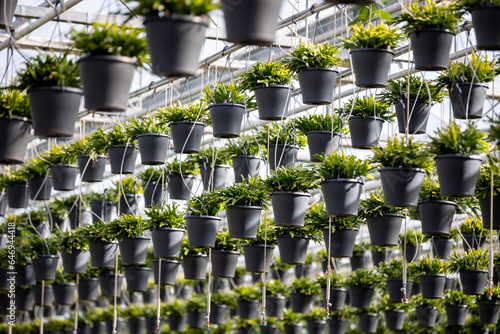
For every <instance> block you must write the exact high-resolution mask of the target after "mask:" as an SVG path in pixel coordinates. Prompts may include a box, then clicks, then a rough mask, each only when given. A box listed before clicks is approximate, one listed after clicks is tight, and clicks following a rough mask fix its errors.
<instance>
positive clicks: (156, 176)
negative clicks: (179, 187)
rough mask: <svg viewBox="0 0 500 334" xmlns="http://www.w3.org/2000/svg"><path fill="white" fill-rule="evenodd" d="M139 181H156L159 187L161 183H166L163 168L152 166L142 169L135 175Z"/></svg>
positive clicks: (146, 182)
mask: <svg viewBox="0 0 500 334" xmlns="http://www.w3.org/2000/svg"><path fill="white" fill-rule="evenodd" d="M137 178H138V179H139V181H140V182H141V183H142V184H143V185H146V184H150V183H158V184H160V185H159V187H160V188H161V184H166V183H167V175H166V174H165V170H164V169H158V168H154V167H149V168H146V169H145V170H143V171H142V172H140V173H139V175H137Z"/></svg>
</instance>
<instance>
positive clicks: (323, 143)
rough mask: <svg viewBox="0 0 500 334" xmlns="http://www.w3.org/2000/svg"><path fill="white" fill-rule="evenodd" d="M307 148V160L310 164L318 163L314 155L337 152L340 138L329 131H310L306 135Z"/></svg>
mask: <svg viewBox="0 0 500 334" xmlns="http://www.w3.org/2000/svg"><path fill="white" fill-rule="evenodd" d="M306 136H307V146H308V147H309V159H310V160H311V161H312V162H319V161H320V160H319V159H318V158H317V157H316V155H323V154H328V153H329V152H334V151H337V150H338V148H339V145H340V140H341V136H340V135H339V134H338V133H335V132H333V133H332V132H329V131H310V132H307V133H306Z"/></svg>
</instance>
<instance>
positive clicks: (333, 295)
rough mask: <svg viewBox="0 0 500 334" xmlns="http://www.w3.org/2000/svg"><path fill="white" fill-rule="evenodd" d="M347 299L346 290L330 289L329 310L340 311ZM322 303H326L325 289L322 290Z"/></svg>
mask: <svg viewBox="0 0 500 334" xmlns="http://www.w3.org/2000/svg"><path fill="white" fill-rule="evenodd" d="M346 297H347V289H345V288H331V289H330V304H331V306H330V310H336V311H342V310H343V309H344V304H345V301H346ZM323 302H324V303H326V288H323ZM325 305H326V304H325Z"/></svg>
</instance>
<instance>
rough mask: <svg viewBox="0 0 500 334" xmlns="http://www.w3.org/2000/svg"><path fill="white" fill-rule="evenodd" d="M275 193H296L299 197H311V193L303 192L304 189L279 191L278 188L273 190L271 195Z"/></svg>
mask: <svg viewBox="0 0 500 334" xmlns="http://www.w3.org/2000/svg"><path fill="white" fill-rule="evenodd" d="M273 195H295V196H298V197H302V196H303V197H311V194H309V193H306V192H302V191H278V190H273V191H272V192H271V197H272V196H273Z"/></svg>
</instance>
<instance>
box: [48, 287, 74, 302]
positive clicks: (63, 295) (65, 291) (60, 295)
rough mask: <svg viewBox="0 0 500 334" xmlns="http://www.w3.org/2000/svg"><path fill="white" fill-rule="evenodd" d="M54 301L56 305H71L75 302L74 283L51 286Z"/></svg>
mask: <svg viewBox="0 0 500 334" xmlns="http://www.w3.org/2000/svg"><path fill="white" fill-rule="evenodd" d="M52 290H53V292H54V300H55V302H56V304H58V305H73V303H74V302H75V292H76V284H75V283H54V284H53V285H52Z"/></svg>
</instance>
